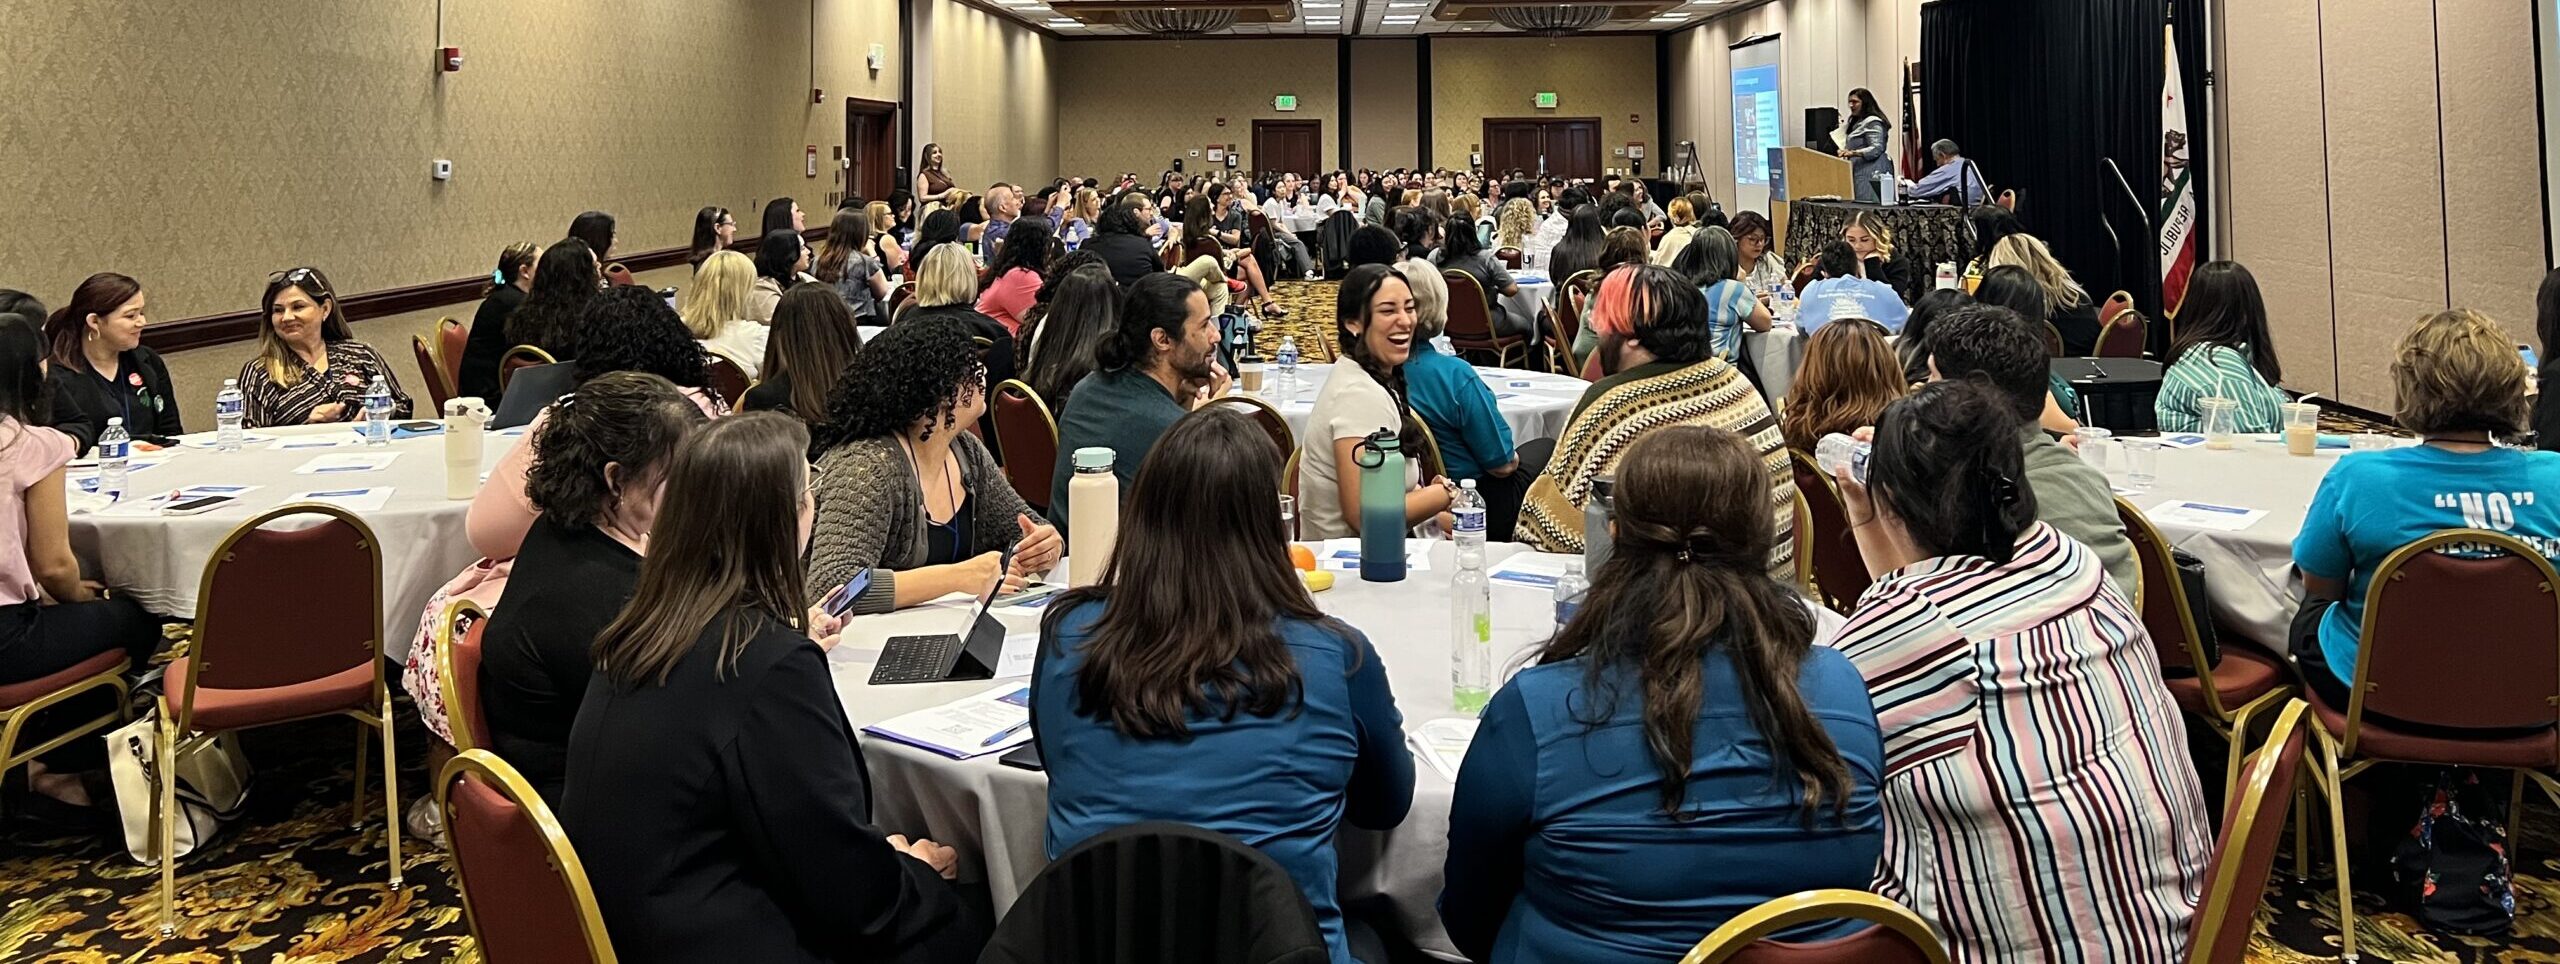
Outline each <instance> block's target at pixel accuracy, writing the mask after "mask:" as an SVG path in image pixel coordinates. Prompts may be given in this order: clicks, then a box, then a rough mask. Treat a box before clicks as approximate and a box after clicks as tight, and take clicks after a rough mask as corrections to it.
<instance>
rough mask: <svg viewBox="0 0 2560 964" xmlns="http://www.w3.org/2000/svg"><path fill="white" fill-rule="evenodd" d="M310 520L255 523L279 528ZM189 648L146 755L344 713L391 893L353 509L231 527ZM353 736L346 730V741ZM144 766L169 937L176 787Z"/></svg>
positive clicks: (373, 623)
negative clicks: (371, 800) (372, 791)
mask: <svg viewBox="0 0 2560 964" xmlns="http://www.w3.org/2000/svg"><path fill="white" fill-rule="evenodd" d="M311 517H318V518H317V521H318V523H319V524H317V525H309V526H305V527H303V528H295V529H276V528H267V527H268V526H271V525H274V524H276V523H278V522H283V521H287V520H295V521H304V522H308V521H312V519H311ZM195 624H196V631H195V642H194V645H193V647H192V649H191V650H190V651H189V652H188V654H187V655H186V656H184V657H181V658H179V659H177V660H175V661H173V662H171V663H170V664H169V667H168V671H167V674H166V675H165V676H164V677H163V680H164V682H163V684H162V685H163V690H162V692H161V694H160V697H159V725H158V726H157V727H156V728H155V730H156V733H157V737H158V743H159V746H158V753H157V755H156V756H155V757H153V759H158V760H176V759H179V758H180V757H181V756H183V755H184V754H186V753H191V752H194V751H196V750H197V749H199V748H201V747H204V746H206V745H208V744H210V743H212V742H213V741H215V740H217V739H220V738H222V737H223V736H225V735H227V734H230V733H234V732H237V731H239V730H245V729H250V728H252V727H260V726H268V725H272V724H277V723H291V722H295V721H299V720H310V719H319V718H323V717H329V716H339V715H345V716H351V717H354V718H355V720H356V722H357V723H359V724H362V726H363V727H370V728H372V729H374V730H375V731H378V732H379V733H380V734H381V737H382V759H383V765H382V806H383V818H384V829H385V832H384V834H383V839H384V842H385V843H386V844H387V845H388V846H389V848H390V861H389V867H390V876H391V888H392V890H394V891H395V892H396V891H397V890H399V888H400V880H401V869H402V865H401V862H400V835H401V829H400V786H399V780H398V774H399V760H400V754H399V752H398V747H397V746H396V745H395V743H394V740H393V736H392V733H393V726H392V721H391V690H390V685H389V682H388V676H387V673H388V672H396V670H386V667H389V666H390V665H391V664H390V663H389V662H387V661H385V660H384V659H383V656H382V644H383V638H382V636H383V617H382V542H381V540H380V539H379V538H378V537H376V536H375V535H374V532H373V528H372V527H371V526H368V525H366V524H365V522H364V520H363V519H360V518H357V517H356V515H355V513H353V512H350V511H348V510H346V509H343V508H339V507H337V506H334V505H328V504H324V503H318V502H296V503H292V504H289V505H283V506H278V507H276V508H274V509H269V510H267V511H265V512H261V513H259V514H257V515H255V516H252V517H250V518H249V519H248V520H247V521H245V522H242V523H240V524H239V525H238V526H237V527H234V528H233V529H232V530H231V534H230V535H227V536H225V537H223V540H222V542H221V544H220V545H218V546H216V547H215V548H214V550H213V554H212V556H211V561H209V562H207V563H205V568H204V577H203V580H202V582H201V583H200V588H199V589H198V590H197V592H196V613H195ZM362 733H363V731H362V729H359V730H358V734H359V737H361V736H362ZM366 762H367V761H366V747H365V741H364V740H363V739H361V738H359V739H358V740H357V741H356V775H355V801H354V803H353V804H351V805H350V806H349V808H348V817H347V819H348V824H349V825H350V826H353V827H361V826H363V823H364V796H365V767H366ZM167 772H168V769H167V768H162V767H155V768H151V774H150V775H151V777H152V782H153V783H154V784H155V786H154V787H153V790H154V791H155V792H154V794H153V796H152V806H151V826H152V828H153V830H154V839H155V840H157V842H158V844H159V846H158V848H157V852H158V854H159V859H160V895H159V896H160V933H161V935H162V936H164V937H165V936H168V935H171V934H175V933H177V890H178V870H177V867H178V862H177V858H176V856H175V841H174V839H173V838H174V837H175V830H174V827H173V826H172V822H173V821H174V820H175V819H176V816H175V815H176V814H177V812H178V803H177V781H175V780H170V779H165V778H164V777H165V776H166V774H167Z"/></svg>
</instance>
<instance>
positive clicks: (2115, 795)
mask: <svg viewBox="0 0 2560 964" xmlns="http://www.w3.org/2000/svg"><path fill="white" fill-rule="evenodd" d="M1971 310H1973V311H1983V310H1986V309H1971ZM1964 320H1966V319H1962V318H1950V319H1948V321H1949V322H1950V323H1951V326H1950V328H1949V329H1948V330H1946V331H1943V332H1942V333H1941V334H1940V337H1941V338H1946V337H1949V336H1957V337H1959V338H1961V337H1963V336H1962V333H1960V332H1959V331H1957V330H1954V327H1955V326H1954V325H1953V324H1952V323H1956V322H1960V321H1964ZM2003 321H2004V322H2005V319H2003ZM2018 408H2019V406H2018V405H2017V404H2015V399H2014V398H2007V397H2003V396H2002V393H2001V391H2000V390H1999V389H1997V388H1993V387H1991V386H1987V385H1983V384H1980V383H1977V382H1969V381H1968V382H1941V383H1938V384H1934V385H1930V386H1927V387H1925V388H1922V389H1921V390H1919V391H1918V392H1916V393H1914V394H1912V395H1911V396H1910V397H1908V398H1904V399H1902V400H1900V401H1897V402H1895V403H1893V404H1892V405H1891V406H1889V407H1887V408H1886V409H1885V413H1884V417H1883V418H1882V419H1881V420H1880V421H1879V422H1878V424H1877V426H1876V433H1875V451H1874V455H1873V457H1872V458H1870V459H1869V461H1868V463H1867V485H1866V486H1860V485H1858V484H1857V483H1855V482H1852V481H1847V480H1846V473H1845V472H1844V473H1842V475H1843V481H1842V482H1841V498H1842V502H1843V504H1844V511H1845V512H1846V514H1847V516H1848V521H1849V525H1850V531H1851V532H1852V533H1854V534H1855V535H1856V537H1857V540H1858V553H1859V555H1860V556H1861V557H1863V558H1864V559H1865V560H1866V563H1867V570H1868V571H1869V572H1871V573H1873V574H1874V575H1875V577H1876V578H1875V584H1874V585H1873V586H1870V587H1869V588H1868V589H1867V591H1866V594H1865V595H1864V596H1861V597H1860V598H1859V601H1858V603H1859V604H1858V609H1857V611H1856V612H1854V613H1851V614H1850V616H1849V624H1848V625H1847V626H1846V627H1844V628H1842V629H1841V630H1840V634H1839V636H1838V638H1837V639H1836V640H1835V641H1834V642H1833V646H1834V647H1836V648H1837V649H1839V650H1840V652H1841V653H1842V654H1843V655H1846V656H1848V657H1849V661H1850V662H1852V663H1855V664H1857V667H1858V672H1859V673H1860V674H1861V675H1863V676H1864V677H1865V678H1866V681H1867V684H1868V687H1869V689H1870V692H1871V693H1872V695H1873V697H1874V700H1875V706H1876V717H1877V723H1878V724H1879V726H1880V727H1881V728H1882V730H1883V734H1884V768H1885V780H1884V792H1883V796H1884V812H1885V814H1886V817H1885V820H1886V821H1887V823H1888V825H1889V826H1888V828H1887V832H1886V834H1885V849H1884V859H1883V860H1882V861H1880V862H1879V863H1878V864H1877V867H1876V877H1875V892H1876V893H1877V894H1879V895H1882V896H1884V897H1886V898H1889V899H1892V900H1895V901H1899V902H1901V903H1902V904H1904V905H1905V906H1908V907H1910V908H1911V909H1912V910H1913V911H1914V912H1917V913H1918V914H1919V915H1920V917H1921V918H1922V919H1924V920H1928V921H1931V922H1934V923H1936V924H1937V925H1938V930H1939V933H1940V934H1941V935H1943V936H1944V937H1945V939H1946V942H1947V947H1948V949H1949V950H1950V951H1951V952H1952V953H1951V955H1950V956H1951V957H1953V958H1954V959H1955V960H1959V961H2170V960H2177V959H2179V958H2180V957H2181V956H2183V955H2184V954H2185V953H2186V951H2187V927H2188V923H2189V921H2190V919H2191V918H2192V917H2193V916H2194V915H2195V911H2196V903H2197V899H2198V897H2199V896H2200V895H2201V894H2202V892H2203V890H2204V887H2205V880H2204V871H2205V864H2206V862H2207V860H2208V858H2210V857H2211V856H2212V851H2213V828H2212V826H2211V825H2210V824H2209V823H2207V821H2206V817H2205V807H2204V793H2203V790H2202V788H2201V787H2200V786H2199V785H2198V783H2197V780H2196V769H2195V764H2194V763H2193V762H2192V761H2191V760H2190V759H2189V758H2188V756H2187V740H2186V731H2185V727H2184V725H2183V723H2182V721H2181V720H2180V719H2179V716H2178V706H2177V703H2176V702H2175V701H2173V700H2172V699H2171V698H2170V696H2169V692H2168V689H2167V688H2166V687H2165V686H2164V685H2163V684H2162V682H2161V678H2160V663H2159V660H2158V658H2157V657H2156V655H2155V654H2154V653H2153V651H2152V643H2151V639H2150V637H2149V635H2148V634H2147V633H2145V632H2144V631H2143V628H2142V617H2141V614H2139V613H2137V612H2135V611H2134V608H2133V605H2132V603H2131V602H2130V599H2131V597H2129V596H2127V595H2125V594H2123V593H2119V592H2116V591H2115V590H2113V589H2112V588H2110V587H2109V586H2108V580H2107V578H2106V572H2105V570H2104V569H2103V568H2102V567H2101V566H2100V565H2099V561H2098V558H2097V557H2096V556H2095V555H2093V554H2091V553H2090V551H2089V549H2088V547H2087V546H2085V545H2082V544H2081V543H2080V542H2079V541H2078V540H2075V539H2072V538H2070V537H2069V536H2068V535H2067V534H2065V533H2063V532H2060V531H2058V530H2056V529H2055V527H2054V526H2052V525H2049V524H2047V523H2043V522H2038V521H2036V518H2037V515H2038V513H2039V511H2040V509H2039V503H2040V502H2041V501H2042V500H2043V497H2044V495H2045V493H2046V487H2045V485H2044V484H2043V482H2042V481H2041V480H2038V479H2035V478H2033V477H2032V474H2033V472H2034V469H2032V468H2030V467H2028V466H2027V465H2026V464H2025V462H2024V460H2022V459H2021V457H2020V453H2019V451H2018V448H2017V446H2016V445H2015V444H2013V442H2012V441H2011V440H2012V439H2015V438H2017V437H2018V435H2020V434H2021V433H2032V432H2034V431H2035V427H2034V426H2033V425H2030V424H2027V423H2026V422H2024V421H2022V420H2021V417H2020V414H2019V413H2018V411H2017V409H2018Z"/></svg>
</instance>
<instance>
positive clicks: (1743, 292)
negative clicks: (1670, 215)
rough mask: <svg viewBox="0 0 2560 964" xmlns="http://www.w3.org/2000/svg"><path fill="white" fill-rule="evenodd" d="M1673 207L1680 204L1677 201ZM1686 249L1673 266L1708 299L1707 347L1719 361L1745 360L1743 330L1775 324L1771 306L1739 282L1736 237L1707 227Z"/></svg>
mask: <svg viewBox="0 0 2560 964" xmlns="http://www.w3.org/2000/svg"><path fill="white" fill-rule="evenodd" d="M1673 203H1680V202H1679V201H1678V200H1677V199H1674V202H1673ZM1695 234H1696V237H1695V238H1693V239H1692V240H1690V241H1689V242H1688V243H1687V244H1685V245H1683V246H1682V249H1681V252H1680V259H1679V262H1678V263H1677V264H1675V265H1674V266H1673V268H1674V270H1677V271H1679V272H1680V273H1681V274H1682V275H1684V276H1686V277H1687V278H1688V279H1689V283H1690V284H1694V285H1697V286H1698V293H1699V294H1701V295H1703V296H1705V297H1706V299H1707V343H1708V344H1710V345H1712V346H1714V347H1715V352H1716V357H1718V358H1722V359H1724V360H1725V361H1728V362H1739V360H1740V359H1741V358H1742V330H1743V329H1745V328H1748V329H1751V330H1752V331H1767V330H1769V326H1770V325H1771V324H1773V323H1774V319H1772V318H1771V317H1770V316H1769V306H1767V305H1764V304H1761V303H1760V299H1759V298H1757V297H1754V296H1753V295H1752V293H1751V288H1750V286H1748V285H1745V284H1743V283H1742V282H1740V281H1737V280H1735V278H1736V277H1738V276H1739V275H1741V273H1742V264H1741V261H1740V260H1739V259H1740V257H1741V253H1740V251H1739V250H1738V247H1737V246H1736V245H1735V244H1734V241H1733V234H1732V233H1731V232H1728V231H1726V230H1725V229H1723V228H1718V227H1705V228H1699V229H1697V231H1696V232H1695Z"/></svg>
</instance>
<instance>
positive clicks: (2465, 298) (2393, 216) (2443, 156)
mask: <svg viewBox="0 0 2560 964" xmlns="http://www.w3.org/2000/svg"><path fill="white" fill-rule="evenodd" d="M2223 18H2224V23H2223V25H2222V26H2223V28H2224V29H2223V30H2222V32H2221V36H2223V37H2227V38H2246V40H2247V47H2246V54H2247V55H2246V56H2228V55H2227V54H2226V56H2224V57H2223V58H2222V59H2223V63H2222V66H2221V76H2222V77H2223V87H2222V90H2221V92H2220V93H2221V98H2220V100H2219V102H2218V103H2219V106H2220V107H2221V108H2223V114H2222V117H2221V123H2220V124H2219V125H2218V126H2219V129H2220V131H2221V133H2222V134H2223V136H2224V137H2225V138H2226V141H2225V143H2226V144H2227V145H2228V152H2227V153H2228V159H2229V160H2228V167H2227V172H2228V173H2227V176H2226V177H2225V178H2224V179H2223V183H2222V184H2221V185H2220V187H2219V189H2218V190H2217V191H2216V194H2217V196H2218V197H2219V198H2220V199H2221V201H2222V203H2223V204H2224V205H2225V211H2226V212H2227V214H2226V219H2227V223H2228V225H2229V229H2228V234H2227V236H2226V237H2225V238H2224V239H2223V241H2222V246H2223V251H2222V255H2223V256H2224V257H2228V258H2231V259H2234V260H2237V261H2239V262H2241V263H2243V264H2246V265H2248V266H2249V270H2250V272H2251V273H2252V274H2254V275H2256V276H2257V278H2258V282H2259V285H2260V287H2261V288H2262V289H2264V291H2265V294H2266V299H2267V309H2268V315H2269V318H2268V320H2269V325H2270V327H2271V328H2272V330H2273V331H2272V334H2273V337H2274V338H2275V341H2276V348H2277V354H2278V356H2279V357H2280V358H2281V360H2282V361H2283V362H2284V367H2285V382H2286V384H2287V385H2288V386H2289V387H2292V388H2295V389H2298V390H2306V391H2319V392H2322V393H2324V394H2328V395H2331V396H2332V397H2335V398H2339V399H2341V400H2344V401H2347V402H2350V403H2353V404H2357V405H2362V406H2366V407H2370V408H2377V409H2382V410H2385V411H2388V410H2389V409H2390V408H2391V407H2392V405H2393V401H2394V400H2393V398H2392V391H2391V381H2390V374H2389V361H2390V357H2391V350H2392V347H2393V345H2394V344H2395V343H2396V342H2397V341H2398V339H2399V337H2400V335H2401V334H2402V333H2404V332H2405V331H2407V330H2408V327H2409V325H2410V324H2411V323H2412V322H2414V321H2415V320H2416V319H2417V318H2418V316H2419V315H2421V314H2423V313H2426V312H2431V311H2436V310H2439V309H2442V308H2445V307H2448V306H2453V305H2460V306H2463V307H2469V308H2477V309H2480V310H2482V311H2485V312H2487V313H2488V314H2489V315H2490V316H2491V317H2494V318H2497V319H2498V320H2499V321H2501V322H2503V323H2505V325H2506V327H2507V329H2508V331H2509V333H2511V334H2512V335H2514V336H2515V337H2516V338H2517V339H2518V340H2519V341H2530V340H2531V334H2532V332H2531V330H2532V327H2533V292H2534V286H2535V285H2536V284H2537V283H2538V282H2539V281H2540V280H2541V277H2542V273H2543V267H2544V266H2543V264H2542V258H2543V252H2542V230H2541V228H2542V215H2541V209H2540V206H2539V205H2538V204H2537V203H2535V202H2536V201H2538V199H2539V198H2540V196H2541V184H2540V177H2541V167H2540V163H2541V160H2540V157H2539V149H2540V148H2539V145H2538V144H2537V143H2536V141H2535V139H2534V137H2532V136H2531V134H2532V125H2533V117H2534V116H2535V103H2534V90H2533V85H2532V84H2531V83H2529V82H2527V81H2525V80H2522V79H2520V78H2531V77H2532V76H2533V75H2534V58H2533V21H2532V12H2531V11H2530V9H2528V8H2527V7H2525V6H2524V5H2520V4H2513V3H2506V2H2503V0H2433V2H2430V0H2257V2H2252V3H2248V4H2234V5H2231V6H2228V7H2225V8H2224V11H2223ZM2229 49H2230V48H2229V47H2228V46H2226V48H2225V50H2226V51H2229ZM2439 143H2441V145H2442V146H2441V148H2439V146H2438V145H2439Z"/></svg>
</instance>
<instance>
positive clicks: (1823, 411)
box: [1778, 318, 1904, 453]
mask: <svg viewBox="0 0 2560 964" xmlns="http://www.w3.org/2000/svg"><path fill="white" fill-rule="evenodd" d="M1903 388H1904V382H1903V380H1902V361H1901V359H1900V358H1898V357H1896V356H1895V355H1894V353H1893V345H1892V344H1891V343H1890V342H1887V341H1886V340H1885V333H1884V326H1883V325H1879V324H1876V323H1875V322H1872V321H1868V320H1866V319H1864V318H1843V319H1840V320H1838V321H1834V322H1832V323H1830V324H1827V325H1824V326H1822V327H1820V328H1817V329H1814V332H1813V336H1812V337H1811V338H1808V339H1807V340H1806V341H1805V346H1804V366H1803V367H1801V368H1798V369H1797V370H1796V381H1795V385H1794V386H1793V387H1792V388H1790V389H1788V391H1787V405H1786V409H1785V411H1784V412H1783V413H1781V414H1780V415H1779V416H1778V434H1780V435H1782V436H1785V437H1786V440H1787V447H1788V448H1791V449H1794V450H1796V451H1799V452H1808V453H1809V452H1812V451H1813V447H1814V443H1816V442H1819V441H1821V439H1822V437H1823V436H1825V435H1829V434H1831V433H1833V432H1840V433H1844V434H1845V433H1848V432H1851V431H1855V430H1857V429H1858V428H1860V427H1862V426H1867V425H1873V424H1875V423H1876V418H1877V416H1880V415H1882V414H1884V407H1885V406H1886V405H1890V404H1892V403H1893V400H1894V399H1897V398H1901V397H1902V392H1903Z"/></svg>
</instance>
